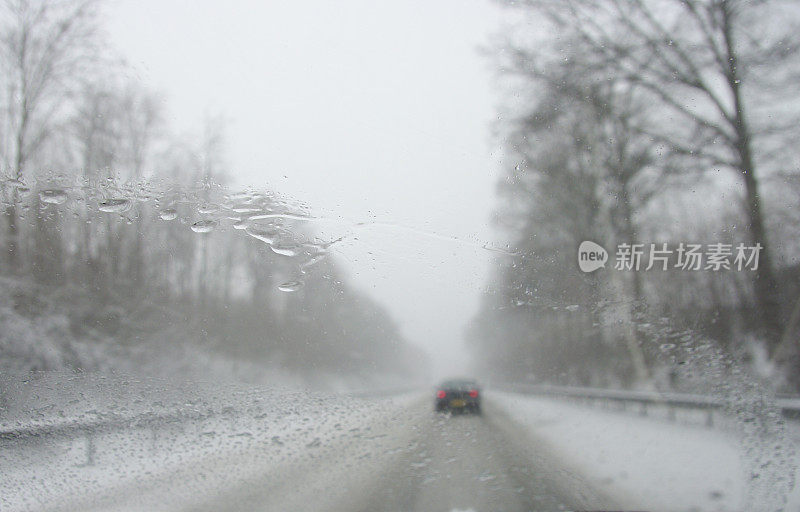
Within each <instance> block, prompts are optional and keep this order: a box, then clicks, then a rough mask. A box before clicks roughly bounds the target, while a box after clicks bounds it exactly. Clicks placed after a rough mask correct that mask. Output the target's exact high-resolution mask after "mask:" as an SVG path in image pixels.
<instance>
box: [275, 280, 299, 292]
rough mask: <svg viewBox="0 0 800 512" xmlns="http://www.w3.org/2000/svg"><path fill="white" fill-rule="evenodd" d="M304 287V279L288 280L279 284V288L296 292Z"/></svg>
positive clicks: (283, 290)
mask: <svg viewBox="0 0 800 512" xmlns="http://www.w3.org/2000/svg"><path fill="white" fill-rule="evenodd" d="M302 287H303V283H302V281H287V282H285V283H283V284H280V285H278V290H280V291H282V292H296V291H297V290H299V289H300V288H302Z"/></svg>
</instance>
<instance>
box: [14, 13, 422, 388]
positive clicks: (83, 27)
mask: <svg viewBox="0 0 800 512" xmlns="http://www.w3.org/2000/svg"><path fill="white" fill-rule="evenodd" d="M100 8H101V5H100V3H99V2H97V1H94V0H79V1H72V2H61V1H54V0H36V1H21V0H20V1H13V0H9V1H6V2H3V3H2V7H1V8H0V33H1V34H2V36H1V37H2V39H1V40H0V50H2V51H0V70H2V71H0V86H2V88H1V89H0V90H2V91H3V92H2V97H1V98H0V102H2V103H0V106H1V107H2V114H1V116H2V117H1V118H0V144H1V145H0V158H2V160H1V161H2V166H3V168H2V175H3V178H2V184H1V186H2V191H1V192H2V201H3V205H2V206H3V213H4V215H3V220H4V222H3V229H2V232H0V233H1V234H0V237H2V239H1V242H2V249H3V257H2V273H3V274H5V275H6V277H8V278H10V279H12V281H5V282H6V283H8V282H11V283H13V282H18V283H19V282H23V281H26V280H27V281H30V282H35V283H37V286H40V287H44V288H38V289H39V290H47V291H46V292H41V293H43V294H49V295H52V296H58V297H62V298H63V300H62V306H63V307H62V308H61V310H62V311H66V315H67V316H68V317H69V318H70V324H71V325H70V328H71V331H72V333H73V334H75V335H76V336H79V337H80V336H84V337H93V339H100V338H101V337H102V336H99V335H97V334H98V333H100V334H102V335H103V336H105V338H103V339H106V340H109V339H110V340H112V342H113V343H119V344H120V345H121V346H130V347H132V348H131V350H135V345H136V344H137V343H138V341H139V340H141V339H143V338H145V337H147V333H148V331H151V332H152V331H156V330H159V329H161V330H163V329H170V330H174V328H175V327H176V326H179V327H180V329H178V331H177V332H178V336H179V337H183V338H185V339H175V340H173V342H174V343H188V344H189V345H190V346H191V344H193V343H196V344H197V346H198V347H203V349H211V350H213V351H215V352H216V353H221V354H225V355H227V356H229V357H234V358H239V359H241V360H242V361H247V362H249V363H257V364H261V363H263V364H264V365H268V364H269V365H272V366H273V367H279V368H281V369H283V370H286V371H291V372H297V373H299V374H303V375H306V376H314V378H318V379H319V380H324V376H325V375H333V374H338V375H341V376H342V377H343V378H346V379H351V381H352V380H358V379H362V380H368V379H375V378H376V377H378V376H381V377H388V378H392V377H393V378H396V379H400V378H406V377H408V376H419V375H420V374H422V373H423V372H424V371H425V370H424V367H425V362H424V356H423V355H422V354H421V353H419V351H417V350H416V349H414V348H413V347H411V346H409V345H408V344H407V343H406V342H405V340H403V339H402V336H401V334H400V332H399V330H398V328H397V326H396V325H395V324H394V322H393V321H392V319H391V318H390V317H389V316H388V315H387V314H386V312H385V311H383V309H382V308H381V307H380V306H379V305H377V304H376V303H375V302H373V301H372V300H370V299H369V298H368V297H366V296H364V295H363V294H361V293H359V292H357V291H356V290H354V289H353V288H352V287H350V286H348V285H347V284H346V282H344V281H345V279H346V278H345V276H344V275H343V274H342V272H341V271H340V270H339V269H338V268H337V265H336V263H335V261H334V259H333V258H332V257H331V256H330V255H329V252H330V248H331V247H330V246H331V241H326V240H320V239H318V238H317V237H316V236H315V233H314V231H313V225H311V224H310V223H309V221H310V220H311V219H310V217H309V215H308V212H307V211H306V210H305V208H304V207H302V206H301V205H298V204H295V203H292V202H291V201H286V200H284V199H282V198H281V197H280V196H279V195H277V194H274V193H272V192H255V191H244V192H240V193H236V192H235V191H231V190H229V189H228V188H227V187H226V186H225V183H226V181H227V179H228V178H227V175H226V171H225V136H224V123H223V122H222V121H221V119H220V118H218V117H214V116H206V119H205V121H204V122H203V123H202V126H201V129H200V130H199V133H196V134H190V135H189V136H176V135H174V134H172V133H171V132H170V130H169V127H168V126H167V123H166V122H165V117H166V116H165V106H164V101H163V100H162V99H161V98H160V97H159V96H158V95H157V94H155V93H153V92H152V91H150V90H147V89H145V88H143V87H142V86H141V85H140V84H138V83H137V82H136V81H134V80H132V79H131V78H129V77H130V76H132V75H135V73H133V72H132V70H131V69H130V68H128V67H127V66H126V65H125V64H124V62H122V61H121V60H120V59H118V58H116V57H115V56H114V55H110V54H109V51H108V50H107V47H108V45H107V41H105V39H104V36H103V33H102V30H101V28H102V27H101V13H100ZM37 293H38V292H37ZM3 295H6V294H3ZM18 295H19V294H18ZM18 302H19V301H18ZM22 302H28V303H30V302H35V298H33V299H32V298H30V297H28V298H27V299H25V300H22ZM14 307H15V308H19V309H20V310H21V311H23V312H24V313H25V314H26V315H28V316H30V315H36V311H35V308H33V309H34V311H31V307H27V306H24V305H20V304H16V303H15V304H14ZM95 335H97V336H95ZM30 343H36V340H35V339H32V340H30ZM28 353H35V351H32V352H28ZM5 356H6V357H11V356H10V355H9V354H8V353H6V354H5ZM158 356H159V355H158V354H153V357H158ZM0 357H3V353H2V351H0ZM27 364H29V366H30V367H31V368H42V367H46V366H47V365H46V364H44V363H43V362H41V361H28V362H27ZM71 364H74V365H80V364H81V362H80V361H79V360H78V361H73V362H72V363H71Z"/></svg>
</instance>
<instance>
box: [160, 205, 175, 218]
mask: <svg viewBox="0 0 800 512" xmlns="http://www.w3.org/2000/svg"><path fill="white" fill-rule="evenodd" d="M158 216H159V217H161V220H175V219H176V218H178V210H176V209H175V208H166V209H164V210H161V213H160V214H158Z"/></svg>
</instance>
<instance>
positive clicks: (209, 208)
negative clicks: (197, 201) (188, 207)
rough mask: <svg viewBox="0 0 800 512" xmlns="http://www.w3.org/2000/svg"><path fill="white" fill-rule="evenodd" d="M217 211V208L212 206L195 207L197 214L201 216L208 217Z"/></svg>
mask: <svg viewBox="0 0 800 512" xmlns="http://www.w3.org/2000/svg"><path fill="white" fill-rule="evenodd" d="M218 210H219V208H218V207H217V206H216V205H214V204H201V205H200V206H198V207H197V212H198V213H200V214H201V215H208V214H209V213H214V212H216V211H218Z"/></svg>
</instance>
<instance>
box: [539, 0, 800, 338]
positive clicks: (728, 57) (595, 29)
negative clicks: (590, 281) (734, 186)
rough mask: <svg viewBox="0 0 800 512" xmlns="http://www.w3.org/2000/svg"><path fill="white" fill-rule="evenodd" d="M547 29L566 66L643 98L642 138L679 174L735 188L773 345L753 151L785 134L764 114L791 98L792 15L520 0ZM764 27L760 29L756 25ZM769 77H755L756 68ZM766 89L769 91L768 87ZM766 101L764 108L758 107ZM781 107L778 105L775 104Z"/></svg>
mask: <svg viewBox="0 0 800 512" xmlns="http://www.w3.org/2000/svg"><path fill="white" fill-rule="evenodd" d="M523 5H526V6H528V7H532V8H534V9H536V12H537V13H540V14H543V15H544V16H546V18H547V19H549V20H550V21H551V22H552V23H553V26H554V27H555V29H556V30H558V31H560V32H568V33H569V34H571V35H572V36H574V37H575V38H576V39H577V40H578V41H579V42H580V45H581V55H580V57H579V58H578V59H576V60H575V61H573V62H572V65H574V66H581V67H585V68H586V69H591V70H593V71H595V72H597V73H600V74H602V75H605V76H606V77H608V78H614V79H618V80H625V81H626V82H628V83H629V84H630V85H631V86H634V87H636V88H638V89H640V90H641V91H643V92H644V93H645V94H646V95H647V96H648V97H649V98H650V100H651V101H652V103H653V104H654V105H658V106H659V107H660V108H661V109H662V111H663V113H664V114H663V116H662V119H664V120H668V119H672V120H673V121H672V122H670V121H665V122H661V123H656V124H653V125H651V126H650V127H649V128H648V129H647V132H646V133H647V134H648V135H649V136H650V137H651V138H652V140H653V141H654V142H656V143H657V144H660V145H662V146H663V147H665V148H667V150H668V151H670V152H672V153H673V154H674V155H677V156H681V157H684V170H685V171H686V172H692V171H694V172H697V171H702V170H710V169H726V170H729V171H731V172H734V173H735V174H736V176H738V177H740V179H741V180H742V184H743V188H744V196H745V197H744V202H743V207H744V208H743V210H744V212H745V215H746V219H747V224H748V228H749V233H750V238H751V239H752V242H754V243H755V242H759V243H761V245H762V246H763V250H762V252H761V263H760V265H759V271H758V273H757V274H756V277H755V293H756V303H757V309H758V313H759V314H758V317H759V318H760V319H761V321H762V324H763V326H762V329H763V331H764V334H765V336H766V338H767V340H768V341H769V342H770V343H772V344H773V346H774V343H775V342H776V341H777V339H778V338H779V337H780V331H781V328H780V326H781V308H780V306H779V294H778V284H777V282H776V279H775V274H774V269H773V266H772V259H771V250H770V244H769V242H768V238H767V233H766V229H765V220H764V207H763V204H762V203H763V200H762V195H761V193H760V188H759V186H760V177H761V175H762V171H763V170H764V166H765V165H767V160H766V157H764V158H762V159H761V160H759V158H758V157H759V155H760V154H763V152H762V153H760V152H759V151H758V148H759V147H760V146H763V147H768V146H770V143H769V142H767V140H768V139H769V138H774V137H775V136H776V135H778V136H782V137H783V138H784V139H785V135H786V132H787V130H788V129H789V127H790V126H792V125H793V123H794V121H795V120H796V119H795V118H794V116H790V115H789V113H790V111H791V103H782V104H783V105H784V107H783V109H784V110H783V111H782V112H779V111H777V110H776V109H774V108H773V111H772V112H767V111H766V110H764V108H762V107H765V106H766V105H767V104H768V103H770V102H772V103H773V107H774V103H775V102H776V99H777V98H780V97H781V96H782V97H784V98H785V97H787V96H788V95H790V94H791V93H792V91H794V88H795V87H796V78H797V76H796V75H797V70H798V67H797V57H798V48H800V45H798V40H797V34H798V33H800V32H798V30H797V16H796V14H797V13H796V11H791V10H790V9H783V6H782V3H781V2H770V1H764V2H747V1H744V0H671V1H653V0H558V1H549V0H528V1H525V2H523ZM763 20H768V21H769V22H771V26H770V29H769V30H762V29H763V22H762V23H759V21H763ZM765 69H768V70H770V72H769V73H764V72H763V70H765ZM767 82H769V83H767ZM766 100H769V101H766ZM779 104H780V103H779Z"/></svg>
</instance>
